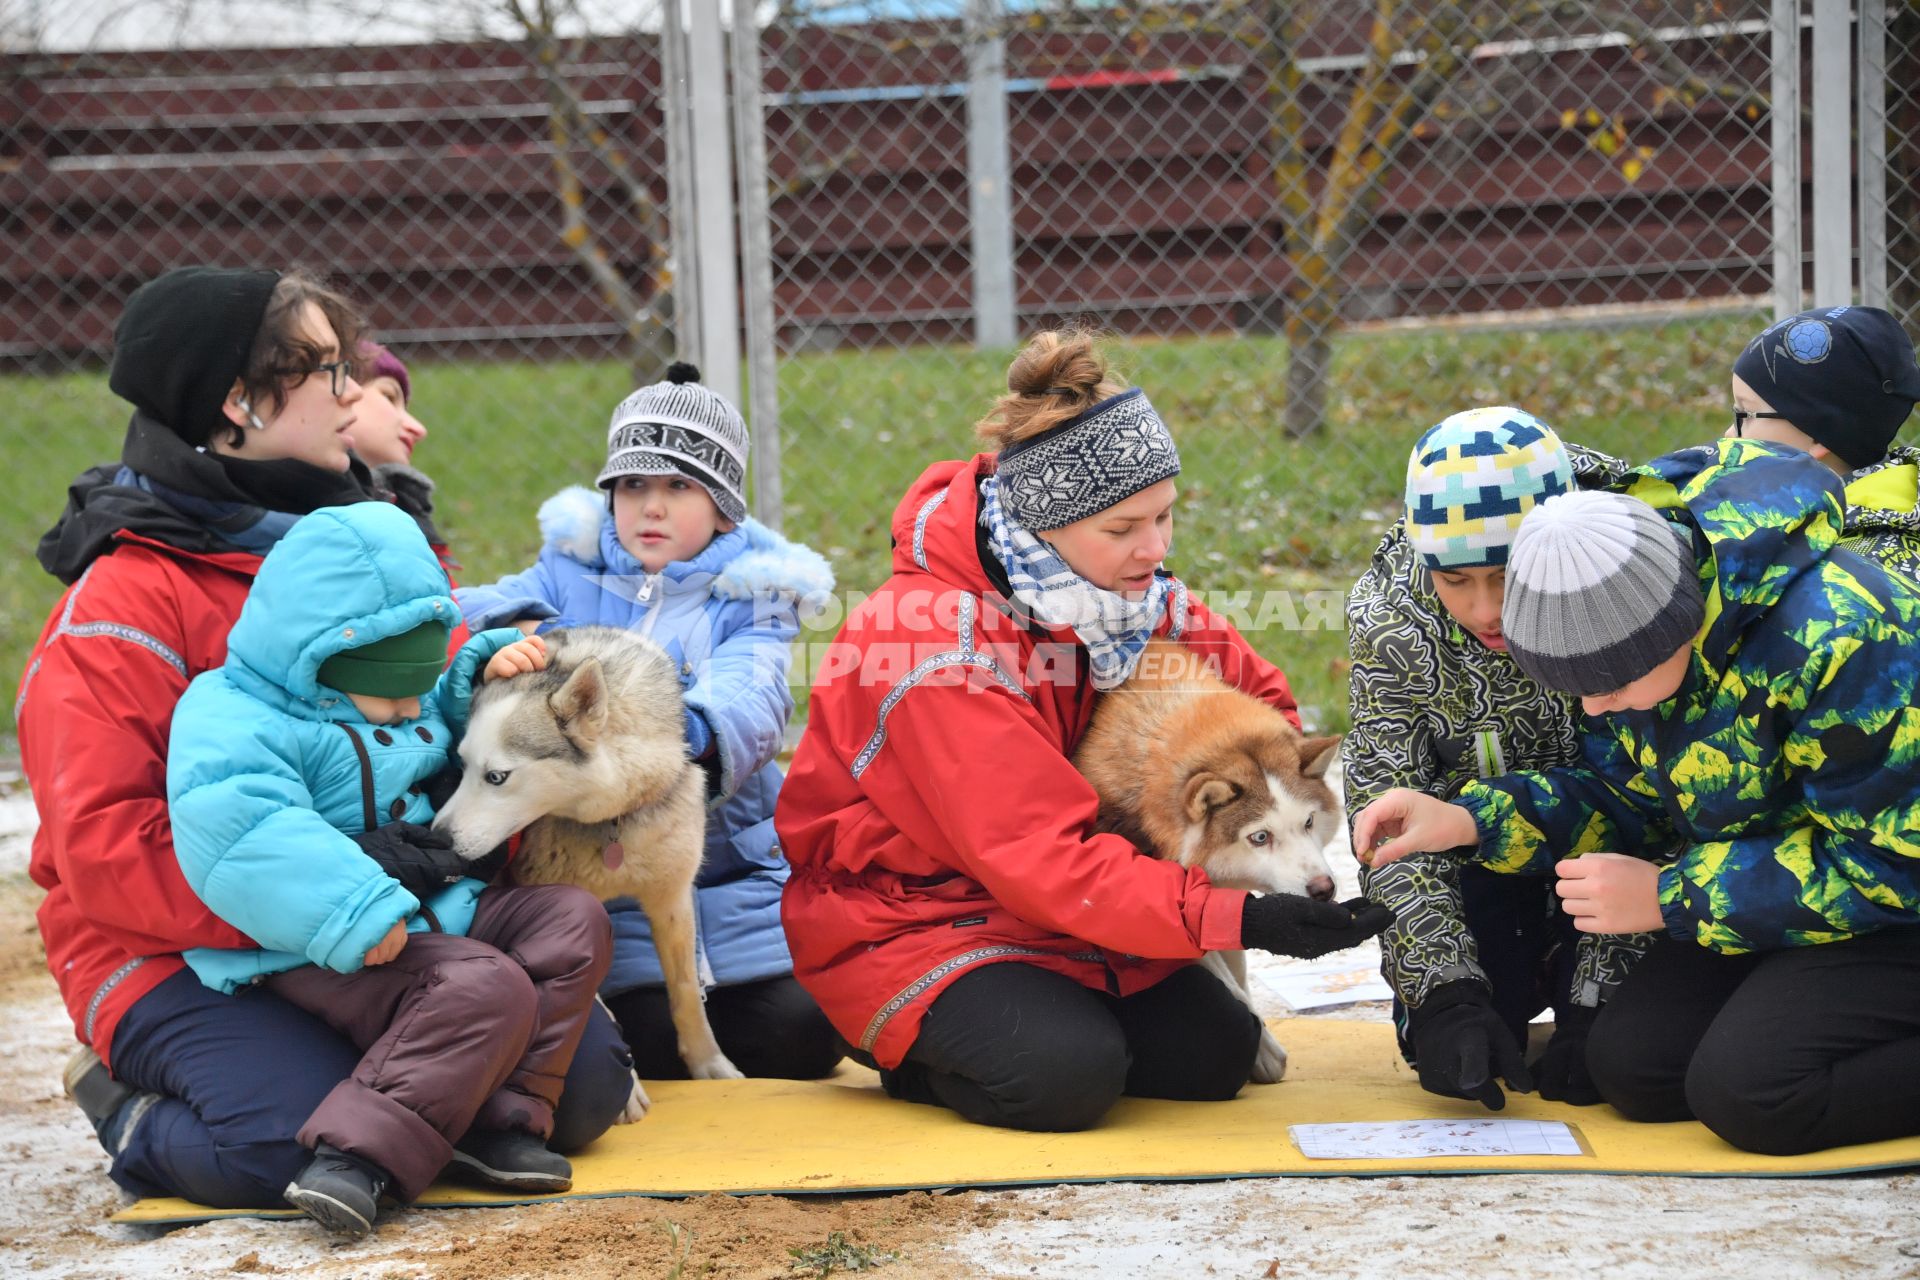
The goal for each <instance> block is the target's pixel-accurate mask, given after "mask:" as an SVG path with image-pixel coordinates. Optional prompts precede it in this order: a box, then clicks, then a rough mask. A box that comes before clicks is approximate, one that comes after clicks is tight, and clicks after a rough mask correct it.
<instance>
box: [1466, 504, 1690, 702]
mask: <svg viewBox="0 0 1920 1280" xmlns="http://www.w3.org/2000/svg"><path fill="white" fill-rule="evenodd" d="M1705 620H1706V604H1705V602H1704V601H1703V600H1702V599H1701V596H1700V579H1699V576H1698V572H1697V570H1696V569H1695V567H1694V560H1693V550H1692V546H1691V543H1690V542H1689V540H1688V537H1687V534H1686V531H1685V530H1684V529H1682V528H1680V527H1679V526H1676V525H1671V524H1668V523H1667V522H1666V521H1665V520H1664V519H1662V518H1661V517H1660V515H1659V513H1658V512H1656V511H1655V510H1654V509H1653V508H1652V507H1650V506H1648V505H1647V504H1646V503H1644V502H1642V501H1640V500H1639V499H1638V498H1630V497H1628V496H1626V495H1625V494H1620V493H1604V492H1580V491H1575V492H1573V493H1567V494H1562V495H1561V496H1559V497H1557V498H1550V499H1548V500H1547V501H1545V502H1543V503H1541V504H1540V505H1539V506H1537V507H1535V508H1534V509H1533V510H1532V511H1531V512H1529V513H1528V515H1527V517H1526V519H1524V520H1522V521H1521V522H1520V532H1519V534H1518V535H1517V536H1516V537H1515V538H1514V540H1513V551H1512V554H1511V555H1510V556H1509V557H1508V559H1507V585H1506V596H1505V600H1504V602H1503V604H1502V606H1501V610H1500V629H1501V632H1502V633H1503V634H1504V635H1505V636H1506V638H1507V652H1508V653H1510V654H1512V655H1513V660H1514V662H1516V663H1518V664H1519V666H1520V669H1521V670H1522V671H1524V672H1526V673H1527V674H1528V675H1529V676H1531V677H1533V678H1534V679H1535V680H1537V681H1539V682H1540V683H1541V684H1543V685H1545V686H1546V687H1547V688H1549V689H1557V690H1559V691H1560V692H1561V693H1568V694H1573V695H1574V696H1576V697H1590V696H1593V695H1597V694H1603V693H1612V692H1614V691H1615V690H1617V689H1620V688H1623V687H1625V686H1626V685H1629V684H1632V683H1633V682H1634V681H1635V680H1638V679H1640V677H1642V676H1644V675H1646V674H1648V673H1649V672H1651V671H1652V670H1653V669H1654V668H1655V667H1657V666H1659V665H1660V664H1661V663H1663V662H1665V661H1666V660H1667V659H1668V658H1671V657H1672V656H1673V655H1674V654H1675V653H1676V652H1678V650H1679V649H1680V647H1681V646H1682V645H1685V644H1687V643H1689V642H1690V641H1691V640H1692V639H1693V637H1694V635H1695V634H1696V633H1697V632H1698V631H1699V630H1700V626H1701V624H1702V623H1703V622H1704V621H1705Z"/></svg>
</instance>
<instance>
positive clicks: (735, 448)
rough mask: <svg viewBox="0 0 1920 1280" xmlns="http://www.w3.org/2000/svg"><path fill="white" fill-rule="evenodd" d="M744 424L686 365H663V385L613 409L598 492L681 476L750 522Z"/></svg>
mask: <svg viewBox="0 0 1920 1280" xmlns="http://www.w3.org/2000/svg"><path fill="white" fill-rule="evenodd" d="M747 443H748V436H747V422H746V419H744V418H742V417H741V416H740V411H739V410H738V409H736V408H734V407H733V406H732V405H730V404H728V403H727V402H726V400H725V399H724V398H723V397H722V396H721V395H720V393H719V392H717V391H714V390H712V389H710V388H707V387H703V386H701V385H700V371H699V370H698V369H696V368H694V367H693V366H692V365H690V364H685V363H675V364H673V365H670V366H668V368H667V377H666V380H665V381H664V382H655V383H652V384H650V385H648V386H644V387H642V388H640V389H639V390H638V391H636V392H634V393H633V394H632V395H630V396H628V397H627V398H626V399H625V400H622V401H621V402H620V403H619V404H618V405H616V406H615V407H614V410H613V421H612V423H611V424H610V425H609V426H608V427H607V465H606V466H604V467H602V468H600V479H599V481H598V483H599V485H600V487H601V488H602V489H611V488H612V487H613V486H614V484H615V482H616V481H618V480H619V479H620V477H622V476H673V475H681V476H685V477H687V478H688V479H689V480H694V481H698V482H699V484H700V485H701V487H703V488H704V489H706V491H707V492H708V494H710V495H711V496H712V497H713V505H714V506H716V507H718V508H720V514H721V515H723V516H725V517H726V518H727V519H729V520H731V521H733V522H734V523H735V524H739V523H740V522H741V521H742V520H745V519H746V518H747V503H746V496H745V495H746V487H747V486H746V480H747Z"/></svg>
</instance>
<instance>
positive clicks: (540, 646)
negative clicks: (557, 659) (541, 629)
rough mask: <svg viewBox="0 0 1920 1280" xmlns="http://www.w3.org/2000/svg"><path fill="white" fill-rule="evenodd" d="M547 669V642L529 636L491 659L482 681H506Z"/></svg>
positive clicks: (515, 642) (488, 661)
mask: <svg viewBox="0 0 1920 1280" xmlns="http://www.w3.org/2000/svg"><path fill="white" fill-rule="evenodd" d="M546 667H547V642H546V641H545V640H542V639H541V638H540V637H539V636H528V637H527V638H526V639H524V640H515V641H514V642H513V643H512V644H510V645H508V646H507V647H506V648H504V649H502V650H500V652H498V653H496V654H494V655H493V657H491V658H489V659H488V660H487V669H486V671H485V672H484V673H483V674H482V676H481V679H483V680H505V679H508V678H509V677H512V676H521V675H525V674H526V673H527V672H529V671H544V670H546Z"/></svg>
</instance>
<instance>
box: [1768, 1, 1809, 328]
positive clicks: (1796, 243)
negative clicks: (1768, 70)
mask: <svg viewBox="0 0 1920 1280" xmlns="http://www.w3.org/2000/svg"><path fill="white" fill-rule="evenodd" d="M1772 19H1773V20H1772V23H1771V27H1772V31H1771V36H1772V53H1773V56H1772V62H1773V71H1772V84H1771V85H1770V86H1769V89H1768V92H1769V93H1770V94H1771V95H1772V101H1773V111H1772V113H1771V124H1772V140H1771V147H1772V151H1773V318H1774V319H1776V320H1784V319H1786V318H1787V317H1788V316H1790V315H1793V314H1794V313H1795V312H1797V311H1799V310H1800V302H1801V298H1802V296H1803V294H1802V291H1801V287H1800V286H1801V266H1800V263H1801V258H1800V252H1801V249H1800V243H1801V231H1800V0H1773V15H1772Z"/></svg>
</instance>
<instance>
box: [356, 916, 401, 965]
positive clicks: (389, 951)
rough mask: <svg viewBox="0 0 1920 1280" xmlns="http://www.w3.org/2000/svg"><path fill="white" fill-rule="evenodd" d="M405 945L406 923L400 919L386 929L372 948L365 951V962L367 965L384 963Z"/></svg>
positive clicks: (397, 953)
mask: <svg viewBox="0 0 1920 1280" xmlns="http://www.w3.org/2000/svg"><path fill="white" fill-rule="evenodd" d="M406 945H407V924H406V921H404V920H402V921H400V922H399V923H397V924H395V925H394V926H393V928H391V929H389V930H387V936H386V937H384V938H382V939H380V941H379V943H378V944H376V945H375V946H374V948H373V950H371V951H369V952H367V956H366V961H365V963H366V964H368V965H376V964H385V963H386V962H387V961H389V960H391V959H393V958H394V957H395V956H397V955H399V954H400V952H401V950H402V949H403V948H404V947H405V946H406Z"/></svg>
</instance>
